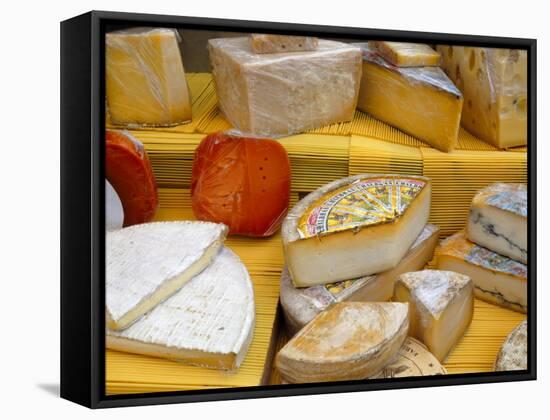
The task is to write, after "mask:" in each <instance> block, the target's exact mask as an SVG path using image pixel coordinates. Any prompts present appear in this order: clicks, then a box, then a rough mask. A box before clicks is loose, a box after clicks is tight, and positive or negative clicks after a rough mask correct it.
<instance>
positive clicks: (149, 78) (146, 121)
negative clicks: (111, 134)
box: [105, 28, 191, 127]
mask: <svg viewBox="0 0 550 420" xmlns="http://www.w3.org/2000/svg"><path fill="white" fill-rule="evenodd" d="M105 60H106V61H105V89H106V96H107V108H108V111H109V115H110V117H111V122H112V123H113V124H116V125H122V126H128V127H134V126H137V127H139V126H171V125H177V124H182V123H185V122H187V121H190V120H191V97H190V92H189V88H188V86H187V80H186V78H185V70H184V68H183V62H182V59H181V54H180V50H179V46H178V38H177V33H176V31H175V30H173V29H163V28H154V29H151V28H134V29H127V30H122V31H115V32H109V33H107V34H106V36H105Z"/></svg>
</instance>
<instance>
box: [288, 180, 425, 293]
mask: <svg viewBox="0 0 550 420" xmlns="http://www.w3.org/2000/svg"><path fill="white" fill-rule="evenodd" d="M430 193H431V184H430V180H429V179H428V178H424V177H415V176H405V175H368V174H361V175H355V176H351V177H347V178H343V179H339V180H336V181H334V182H331V183H329V184H327V185H325V186H323V187H321V188H319V189H318V190H316V191H314V192H312V193H310V194H308V195H307V196H306V197H304V198H303V199H302V200H300V201H299V202H298V203H297V204H296V206H294V208H293V209H292V210H291V211H290V212H289V213H288V215H287V217H286V219H285V221H284V222H283V226H282V231H281V232H282V239H283V248H284V253H285V258H286V263H287V266H288V270H289V272H290V276H291V278H292V282H293V284H294V286H296V287H309V286H313V285H316V284H327V283H334V282H337V281H342V280H349V279H355V278H359V277H363V276H368V275H371V274H376V273H381V272H383V271H386V270H389V269H391V268H394V267H395V266H397V264H398V263H399V261H401V260H402V259H403V257H404V256H405V254H406V253H407V251H408V250H409V248H410V247H411V245H412V244H413V243H414V241H415V240H416V238H417V237H418V235H420V232H422V229H424V226H426V223H427V222H428V216H429V212H430Z"/></svg>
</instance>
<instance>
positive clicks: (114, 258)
mask: <svg viewBox="0 0 550 420" xmlns="http://www.w3.org/2000/svg"><path fill="white" fill-rule="evenodd" d="M226 234H227V226H225V225H223V224H219V223H210V222H195V221H182V222H154V223H144V224H141V225H133V226H130V227H127V228H124V229H120V230H117V231H112V232H107V235H106V240H105V248H106V250H105V266H106V270H105V273H106V280H105V306H106V317H107V326H108V327H109V328H111V329H113V330H121V329H124V328H126V327H128V326H129V325H131V324H132V323H133V322H135V321H136V320H137V319H138V318H139V317H141V316H142V315H143V314H145V313H147V312H148V311H150V310H151V309H153V308H154V307H155V306H156V305H157V304H159V303H160V302H162V301H163V300H165V299H166V298H168V297H170V296H171V295H173V294H174V293H175V292H176V291H177V290H179V289H180V288H181V287H182V286H183V285H184V284H185V283H186V282H187V281H189V280H190V279H191V278H192V277H193V276H195V275H197V274H198V273H200V272H201V271H202V270H203V269H204V268H206V267H207V266H208V265H209V264H210V262H211V261H212V259H213V258H214V256H215V255H216V254H217V252H218V250H219V249H220V247H221V246H222V245H223V241H224V239H225V236H226Z"/></svg>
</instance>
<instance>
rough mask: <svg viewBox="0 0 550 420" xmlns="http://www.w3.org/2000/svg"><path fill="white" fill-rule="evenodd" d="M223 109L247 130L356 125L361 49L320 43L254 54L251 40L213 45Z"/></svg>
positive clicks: (262, 132)
mask: <svg viewBox="0 0 550 420" xmlns="http://www.w3.org/2000/svg"><path fill="white" fill-rule="evenodd" d="M208 50H209V54H210V61H211V64H212V74H213V76H214V80H215V82H216V94H217V96H218V101H219V106H220V109H221V111H222V112H223V114H224V115H225V117H226V118H227V119H228V120H229V122H230V123H231V124H232V125H233V127H235V128H237V129H239V130H240V131H242V132H245V133H248V134H253V135H257V136H267V137H273V136H282V135H288V134H292V133H299V132H302V131H304V130H307V129H313V128H317V127H322V126H324V125H327V124H332V123H337V122H342V121H350V120H351V119H352V117H353V115H354V112H355V106H356V104H357V94H358V92H359V83H360V79H361V51H360V50H359V48H357V47H354V46H351V45H349V44H344V43H341V42H336V41H328V40H319V45H318V48H317V49H316V50H315V51H301V52H293V53H277V54H254V53H253V52H252V50H251V49H250V43H249V40H248V38H247V37H237V38H220V39H211V40H210V41H209V42H208Z"/></svg>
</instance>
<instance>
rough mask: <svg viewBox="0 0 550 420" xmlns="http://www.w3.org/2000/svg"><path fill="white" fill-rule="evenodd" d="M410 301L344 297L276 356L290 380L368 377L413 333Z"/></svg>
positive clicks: (376, 372)
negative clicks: (356, 299) (355, 300)
mask: <svg viewBox="0 0 550 420" xmlns="http://www.w3.org/2000/svg"><path fill="white" fill-rule="evenodd" d="M407 314H408V305H407V304H403V303H386V302H383V303H373V302H340V303H337V304H336V305H333V306H332V307H330V308H329V309H328V310H326V311H324V312H321V313H320V314H319V315H317V317H315V319H314V320H313V321H311V322H310V323H309V324H307V325H306V326H305V327H304V328H303V329H302V330H300V332H298V334H296V335H295V336H294V337H293V338H292V339H290V341H289V342H288V343H287V344H286V345H285V346H284V347H283V348H282V349H281V350H280V351H279V353H278V354H277V357H276V359H275V363H276V366H277V369H278V370H279V372H280V373H281V376H282V378H283V379H284V380H285V381H287V382H290V383H304V382H326V381H341V380H350V379H364V378H368V377H370V376H373V375H376V374H378V373H379V372H380V371H381V370H382V368H383V367H384V366H386V365H387V364H388V363H390V362H391V361H392V360H393V359H394V358H395V356H396V355H397V352H398V351H399V349H400V347H401V345H402V344H403V342H404V341H405V338H406V337H407V331H408V327H409V322H408V316H407Z"/></svg>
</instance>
